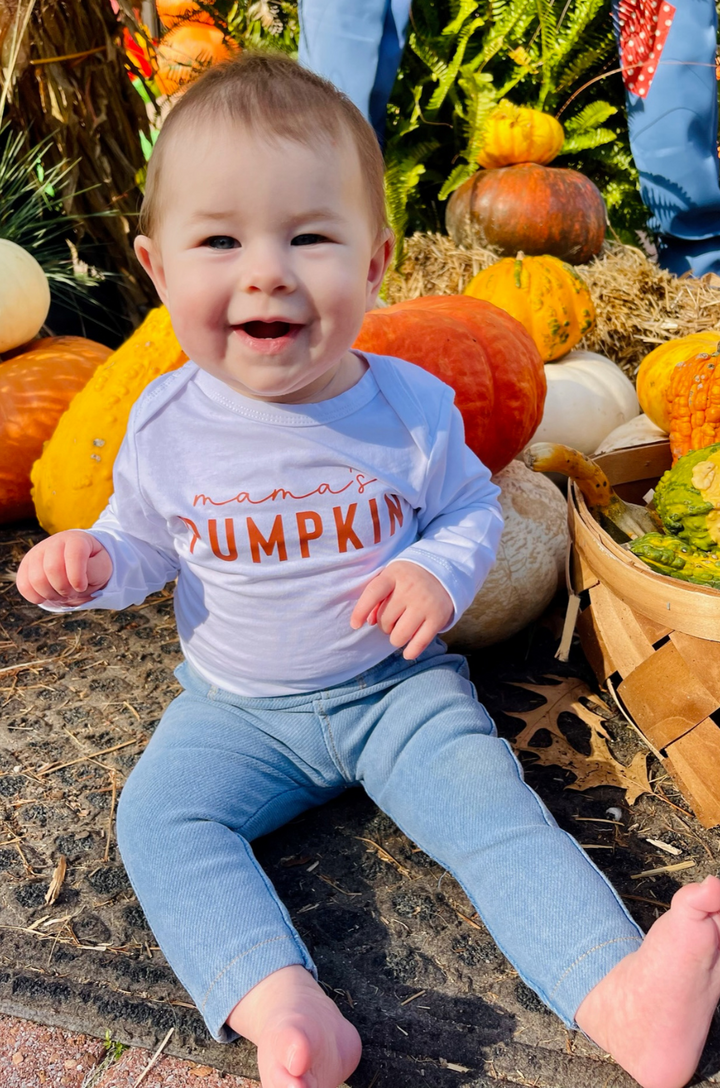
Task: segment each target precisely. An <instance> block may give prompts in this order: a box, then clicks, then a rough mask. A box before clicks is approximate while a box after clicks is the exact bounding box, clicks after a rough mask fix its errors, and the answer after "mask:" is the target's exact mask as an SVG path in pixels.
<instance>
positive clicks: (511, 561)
mask: <svg viewBox="0 0 720 1088" xmlns="http://www.w3.org/2000/svg"><path fill="white" fill-rule="evenodd" d="M494 482H495V483H496V484H497V485H498V487H499V488H500V505H501V506H502V512H503V519H504V521H505V528H504V530H503V535H502V537H501V540H500V547H499V548H498V556H497V560H496V562H495V566H494V567H493V568H492V570H491V571H490V573H489V575H488V576H487V578H486V579H485V582H484V583H483V585H482V588H481V589H480V591H479V592H478V593H477V595H476V597H475V600H474V601H473V603H472V604H471V605H470V607H469V608H468V609H467V611H466V612H464V613H463V615H462V617H461V618H460V620H459V621H458V622H457V623H456V624H455V626H454V627H452V628H451V629H450V630H449V631H447V632H446V633H445V634H444V635H443V638H444V639H445V640H446V641H447V642H449V643H450V645H457V646H465V647H469V648H476V647H479V646H487V645H489V644H490V643H492V642H500V641H501V640H502V639H506V638H510V637H511V636H512V635H514V634H516V632H518V631H520V630H522V628H523V627H526V626H527V625H528V624H529V623H532V621H533V620H536V619H537V618H538V616H540V615H541V613H542V612H543V611H544V610H545V608H546V607H547V606H548V604H549V603H550V601H551V600H552V599H553V597H554V596H555V593H556V592H557V588H558V584H559V581H560V579H561V578H562V577H563V575H564V570H565V554H566V552H567V538H568V530H567V504H566V502H565V499H564V498H563V496H562V493H561V492H560V490H559V488H557V487H556V486H555V484H553V483H551V482H550V480H548V479H547V477H545V476H538V475H535V474H534V473H533V472H531V471H530V470H529V469H528V468H526V467H525V465H523V464H521V463H520V461H511V462H510V464H509V465H508V466H507V468H504V469H503V470H502V472H499V473H498V474H497V476H495V477H494Z"/></svg>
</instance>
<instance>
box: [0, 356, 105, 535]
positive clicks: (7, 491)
mask: <svg viewBox="0 0 720 1088" xmlns="http://www.w3.org/2000/svg"><path fill="white" fill-rule="evenodd" d="M110 354H111V350H110V348H106V347H105V346H104V345H103V344H97V343H96V342H95V341H94V340H86V339H85V338H84V337H82V336H50V337H47V338H46V339H44V340H38V341H36V342H35V343H34V344H33V345H32V346H31V347H30V349H29V350H28V351H25V352H22V353H20V354H18V355H15V356H14V358H13V359H11V360H10V361H9V362H4V363H0V451H2V452H1V453H0V524H6V523H7V522H11V521H18V520H19V519H20V518H31V517H32V516H33V513H34V510H33V503H32V498H31V497H30V469H31V468H32V464H33V461H34V460H35V459H36V457H39V456H40V452H41V450H42V446H43V442H45V441H47V439H48V438H49V437H50V435H51V434H52V433H53V431H54V430H55V427H56V425H57V422H58V420H59V418H60V416H61V415H62V413H63V412H64V411H65V409H66V408H67V406H68V405H69V403H70V401H71V400H72V398H73V397H74V396H75V394H76V393H78V392H79V391H80V390H81V389H82V388H83V386H84V385H85V384H86V383H87V381H88V379H89V378H90V377H91V376H92V374H93V372H94V371H95V369H96V368H97V367H98V366H99V365H100V364H101V363H102V362H104V360H105V359H107V357H108V355H110Z"/></svg>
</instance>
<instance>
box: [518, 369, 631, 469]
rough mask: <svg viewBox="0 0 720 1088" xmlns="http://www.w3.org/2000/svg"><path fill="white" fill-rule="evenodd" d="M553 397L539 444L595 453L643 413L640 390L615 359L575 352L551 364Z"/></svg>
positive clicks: (549, 397) (549, 387)
mask: <svg viewBox="0 0 720 1088" xmlns="http://www.w3.org/2000/svg"><path fill="white" fill-rule="evenodd" d="M545 377H546V378H547V397H546V398H545V409H544V411H543V417H542V421H541V423H540V426H539V427H538V429H537V431H536V432H535V434H534V435H533V438H532V441H533V442H561V443H562V444H563V445H565V446H572V448H573V449H576V450H580V451H581V453H594V452H595V450H596V449H597V447H598V446H599V445H600V443H601V442H602V440H603V438H605V436H606V435H608V434H610V432H611V431H614V430H615V428H616V427H619V426H620V425H621V424H622V423H627V422H628V420H630V419H633V418H634V417H635V416H636V415H638V413H639V412H640V405H639V404H638V399H637V396H636V395H635V387H634V385H633V383H632V382H631V381H630V379H629V378H628V377H626V375H625V374H623V372H622V370H621V369H620V367H619V366H617V364H616V363H614V362H613V361H612V359H606V358H605V356H604V355H597V354H596V353H595V352H594V351H570V352H568V354H567V355H564V356H563V357H562V359H561V360H560V361H559V362H557V363H546V364H545Z"/></svg>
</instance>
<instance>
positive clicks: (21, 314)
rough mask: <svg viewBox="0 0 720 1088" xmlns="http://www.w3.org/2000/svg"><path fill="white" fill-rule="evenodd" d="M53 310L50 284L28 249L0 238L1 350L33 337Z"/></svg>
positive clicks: (17, 345)
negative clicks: (51, 307) (51, 308)
mask: <svg viewBox="0 0 720 1088" xmlns="http://www.w3.org/2000/svg"><path fill="white" fill-rule="evenodd" d="M49 309H50V287H49V285H48V280H47V276H46V275H45V273H44V272H43V270H42V268H41V267H40V265H39V264H38V262H37V261H36V260H35V258H34V257H33V256H32V254H31V253H28V251H27V250H26V249H23V248H22V246H18V245H16V244H15V242H10V241H8V239H7V238H0V352H5V351H11V350H12V349H13V348H17V347H20V345H21V344H26V343H27V342H28V340H32V338H33V336H36V335H37V333H38V332H39V330H40V329H41V328H42V326H43V325H44V323H45V319H46V317H47V315H48V310H49Z"/></svg>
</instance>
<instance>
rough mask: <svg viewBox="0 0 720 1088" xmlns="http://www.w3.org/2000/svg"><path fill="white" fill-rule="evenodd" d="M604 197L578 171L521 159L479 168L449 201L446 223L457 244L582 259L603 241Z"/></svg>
mask: <svg viewBox="0 0 720 1088" xmlns="http://www.w3.org/2000/svg"><path fill="white" fill-rule="evenodd" d="M605 220H606V213H605V201H604V200H603V198H602V196H601V194H600V190H599V189H598V188H597V187H596V186H595V185H594V184H593V183H592V181H590V178H586V177H585V175H584V174H581V173H579V172H578V171H577V170H567V169H564V168H559V167H555V166H538V165H537V164H536V163H522V164H520V165H518V166H502V167H500V169H498V170H478V172H477V173H476V174H473V176H472V177H471V178H468V180H467V181H465V182H463V184H462V185H461V186H460V188H459V189H456V190H455V192H454V193H453V194H452V196H451V197H450V199H449V201H448V205H447V211H446V213H445V225H446V227H447V231H448V234H449V235H450V237H451V238H452V240H453V241H454V242H455V245H458V246H476V245H479V246H491V247H493V248H494V249H497V250H499V251H500V253H502V255H503V256H507V257H513V256H514V255H515V254H516V253H517V252H518V250H522V251H523V253H527V254H529V255H531V256H537V255H540V254H542V253H549V254H551V255H552V256H553V257H559V258H560V260H561V261H568V262H569V263H570V264H584V263H585V262H586V261H589V260H590V258H591V257H594V256H595V255H596V254H597V253H599V252H600V248H601V246H602V244H603V241H604V240H605Z"/></svg>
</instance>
